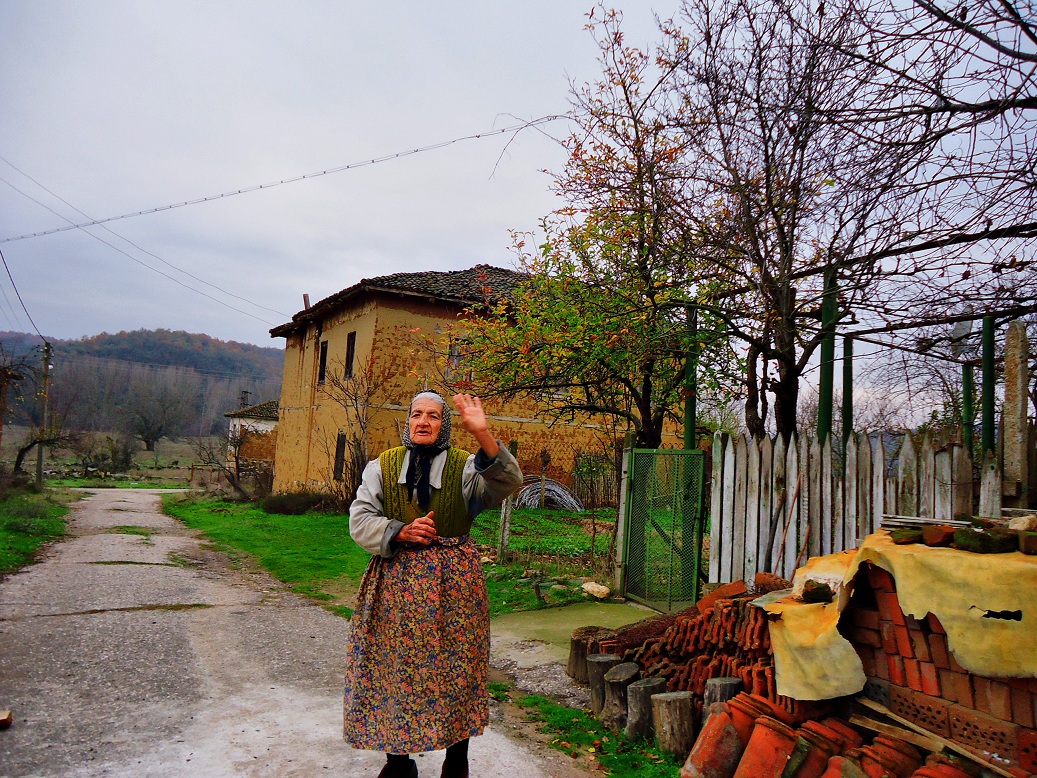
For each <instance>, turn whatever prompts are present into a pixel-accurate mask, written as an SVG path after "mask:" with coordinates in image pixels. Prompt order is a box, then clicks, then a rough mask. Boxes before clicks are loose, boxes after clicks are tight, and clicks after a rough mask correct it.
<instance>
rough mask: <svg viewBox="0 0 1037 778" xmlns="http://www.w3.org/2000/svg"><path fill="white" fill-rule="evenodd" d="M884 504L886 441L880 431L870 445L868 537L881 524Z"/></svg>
mask: <svg viewBox="0 0 1037 778" xmlns="http://www.w3.org/2000/svg"><path fill="white" fill-rule="evenodd" d="M885 504H886V441H885V435H884V434H883V433H882V432H881V431H880V432H879V433H878V434H877V435H876V436H875V440H874V441H873V442H872V444H871V517H870V519H869V520H868V534H869V535H870V534H871V533H872V532H874V531H875V530H876V529H878V527H879V525H880V524H881V523H882V509H883V507H884V506H885Z"/></svg>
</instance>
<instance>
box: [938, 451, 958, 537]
mask: <svg viewBox="0 0 1037 778" xmlns="http://www.w3.org/2000/svg"><path fill="white" fill-rule="evenodd" d="M952 464H953V463H952V461H951V452H950V451H949V450H948V449H943V450H942V451H937V452H936V455H935V457H934V458H933V466H934V470H933V475H934V479H933V483H934V484H935V491H934V492H933V497H934V500H933V517H934V518H935V519H936V520H937V521H945V520H946V519H951V518H954V516H953V513H952V510H951V482H952V481H953V480H954V477H953V474H952V467H951V465H952Z"/></svg>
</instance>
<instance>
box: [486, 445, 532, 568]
mask: <svg viewBox="0 0 1037 778" xmlns="http://www.w3.org/2000/svg"><path fill="white" fill-rule="evenodd" d="M518 447H519V444H518V441H517V440H513V441H511V442H510V443H508V451H510V452H511V455H512V456H518ZM514 504H515V495H514V494H509V495H508V496H507V498H506V499H505V500H504V504H503V505H501V509H500V527H499V531H498V533H497V563H498V564H504V563H505V562H507V561H508V538H509V536H510V534H511V509H512V506H514ZM541 507H543V505H541Z"/></svg>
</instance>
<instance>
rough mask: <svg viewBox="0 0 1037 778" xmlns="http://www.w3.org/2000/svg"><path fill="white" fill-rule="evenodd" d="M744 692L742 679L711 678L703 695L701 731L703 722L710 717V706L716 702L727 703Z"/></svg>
mask: <svg viewBox="0 0 1037 778" xmlns="http://www.w3.org/2000/svg"><path fill="white" fill-rule="evenodd" d="M740 691H742V679H741V678H710V679H709V680H708V681H706V690H705V691H704V692H703V693H702V721H700V722H699V728H700V729H701V727H702V724H703V722H704V721H705V720H706V716H708V715H709V714H708V711H709V706H710V705H712V704H713V703H714V702H727V701H728V700H730V699H731V698H732V697H734V696H735V695H736V694H738V693H739V692H740Z"/></svg>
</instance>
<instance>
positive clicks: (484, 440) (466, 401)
mask: <svg viewBox="0 0 1037 778" xmlns="http://www.w3.org/2000/svg"><path fill="white" fill-rule="evenodd" d="M454 407H455V408H457V412H458V414H459V415H460V416H461V426H462V427H464V428H465V429H466V430H468V431H469V432H470V433H472V435H473V436H474V437H475V439H476V440H477V441H479V447H480V448H481V449H482V450H483V453H485V454H486V456H488V457H489V458H490V459H494V458H495V457H496V456H497V453H498V451H499V447H498V446H497V439H496V438H494V437H493V435H492V434H491V433H490V428H489V425H488V424H487V423H486V413H485V411H483V408H482V400H480V399H479V398H478V397H475V396H473V395H470V394H457V395H454Z"/></svg>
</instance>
